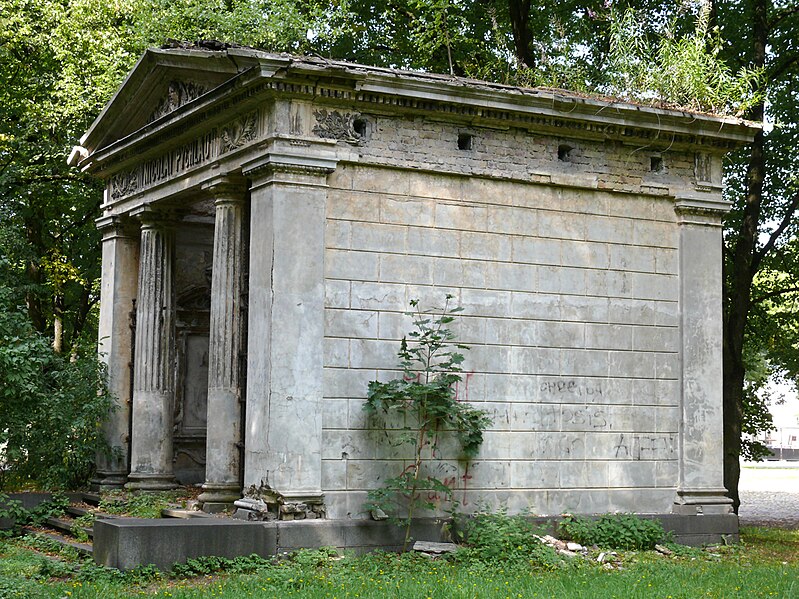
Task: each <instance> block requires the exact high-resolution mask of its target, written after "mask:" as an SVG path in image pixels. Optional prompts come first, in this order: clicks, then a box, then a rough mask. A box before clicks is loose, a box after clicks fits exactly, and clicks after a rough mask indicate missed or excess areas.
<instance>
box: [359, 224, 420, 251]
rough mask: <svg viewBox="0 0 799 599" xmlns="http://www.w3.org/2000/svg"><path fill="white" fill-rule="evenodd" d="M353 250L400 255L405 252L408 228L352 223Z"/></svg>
mask: <svg viewBox="0 0 799 599" xmlns="http://www.w3.org/2000/svg"><path fill="white" fill-rule="evenodd" d="M351 228H352V243H351V247H352V249H354V250H361V251H371V252H390V253H398V254H402V253H404V252H405V251H406V242H405V240H406V236H407V233H408V227H406V226H404V225H387V224H382V223H352V226H351Z"/></svg>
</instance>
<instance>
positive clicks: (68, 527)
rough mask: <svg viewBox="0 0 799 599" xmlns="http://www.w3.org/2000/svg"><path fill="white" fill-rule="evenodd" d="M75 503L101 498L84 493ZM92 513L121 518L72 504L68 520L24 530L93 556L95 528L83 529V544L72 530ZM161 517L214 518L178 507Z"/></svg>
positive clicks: (92, 502)
mask: <svg viewBox="0 0 799 599" xmlns="http://www.w3.org/2000/svg"><path fill="white" fill-rule="evenodd" d="M73 501H74V502H77V503H84V504H87V505H91V506H99V505H100V496H99V495H96V494H94V493H83V494H80V495H77V496H75V497H74V498H73ZM91 513H94V515H95V517H96V518H98V519H108V520H111V519H118V518H120V516H115V515H112V514H105V513H102V512H96V511H95V512H93V511H92V510H89V509H86V508H85V507H80V506H78V505H75V503H72V504H70V505H69V506H67V508H66V510H65V515H66V516H67V517H66V518H64V517H55V516H51V517H49V518H47V520H46V521H45V523H44V525H43V526H42V528H43V529H45V530H40V529H35V528H30V527H25V528H23V532H25V534H28V535H31V536H36V537H40V538H46V539H48V540H50V541H54V542H56V543H58V544H60V545H63V546H66V547H72V548H73V549H75V550H76V551H78V553H80V554H82V555H92V552H93V545H92V543H93V540H94V527H93V526H83V527H81V529H82V530H83V532H84V533H86V535H87V536H88V537H89V541H88V542H82V541H79V540H77V539H76V538H75V534H74V532H73V530H72V527H73V526H74V518H79V517H81V516H85V515H87V514H91ZM161 517H162V518H165V519H171V518H177V519H182V520H188V519H192V518H213V516H211V515H210V514H206V513H204V512H197V511H192V510H186V509H182V508H179V507H178V506H174V507H170V508H166V509H163V510H161Z"/></svg>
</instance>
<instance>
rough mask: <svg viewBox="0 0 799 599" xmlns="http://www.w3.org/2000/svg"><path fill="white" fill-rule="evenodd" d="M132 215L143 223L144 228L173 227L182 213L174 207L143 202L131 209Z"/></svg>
mask: <svg viewBox="0 0 799 599" xmlns="http://www.w3.org/2000/svg"><path fill="white" fill-rule="evenodd" d="M130 216H131V217H132V218H135V219H136V220H138V221H139V222H140V223H141V226H142V228H154V227H165V228H168V227H172V226H174V225H175V224H177V222H178V221H179V220H180V214H179V213H178V211H177V210H175V209H174V208H172V207H166V206H163V207H162V206H154V205H153V204H142V205H141V206H138V207H136V208H135V209H133V210H131V211H130Z"/></svg>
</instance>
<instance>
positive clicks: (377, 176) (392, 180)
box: [350, 166, 412, 220]
mask: <svg viewBox="0 0 799 599" xmlns="http://www.w3.org/2000/svg"><path fill="white" fill-rule="evenodd" d="M350 170H351V171H352V187H353V189H357V190H361V191H367V192H374V193H376V194H385V193H390V194H394V195H404V196H407V195H409V183H410V180H411V178H412V177H411V176H409V174H408V173H407V171H402V170H397V169H392V168H378V167H373V166H369V167H366V166H356V167H351V168H350ZM375 220H376V219H375Z"/></svg>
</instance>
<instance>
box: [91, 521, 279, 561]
mask: <svg viewBox="0 0 799 599" xmlns="http://www.w3.org/2000/svg"><path fill="white" fill-rule="evenodd" d="M276 541H277V532H276V529H275V527H274V526H269V525H267V524H264V523H262V522H243V521H240V520H229V519H218V518H192V519H189V520H181V519H177V518H175V519H160V520H152V519H140V518H116V519H113V520H96V521H95V523H94V561H95V562H96V563H97V564H99V565H101V566H107V567H110V568H118V569H120V570H130V569H132V568H135V567H136V566H140V565H147V564H153V565H154V566H156V567H157V568H159V569H161V570H168V569H169V568H170V567H171V566H172V564H174V563H177V562H185V561H186V559H188V558H192V557H200V556H204V555H216V556H219V557H229V558H233V557H237V556H240V555H251V554H253V553H255V554H257V555H261V556H263V557H270V556H272V555H275V553H276V550H277V543H276Z"/></svg>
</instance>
